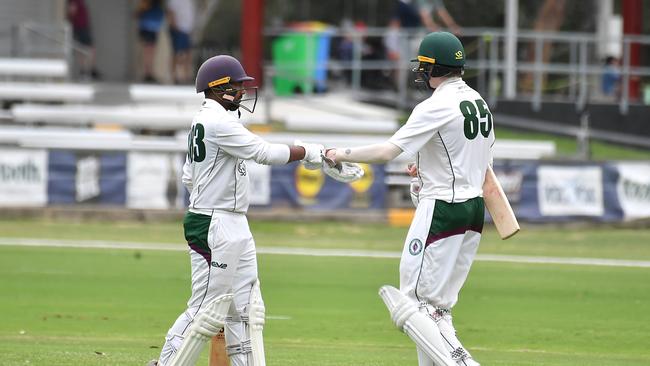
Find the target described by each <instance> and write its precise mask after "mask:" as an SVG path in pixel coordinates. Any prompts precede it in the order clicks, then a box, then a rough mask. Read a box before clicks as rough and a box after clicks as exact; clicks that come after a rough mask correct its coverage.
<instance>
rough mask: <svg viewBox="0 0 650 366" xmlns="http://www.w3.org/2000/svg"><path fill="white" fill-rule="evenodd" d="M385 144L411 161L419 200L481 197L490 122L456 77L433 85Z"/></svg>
mask: <svg viewBox="0 0 650 366" xmlns="http://www.w3.org/2000/svg"><path fill="white" fill-rule="evenodd" d="M388 141H389V142H390V143H392V144H394V145H396V146H397V147H399V148H400V149H401V150H402V151H404V152H406V153H408V154H411V155H414V156H415V157H416V164H417V168H418V176H419V178H420V180H421V186H422V188H421V190H420V193H419V198H420V199H422V198H434V199H438V200H443V201H445V202H451V203H454V202H464V201H466V200H468V199H470V198H474V197H478V196H483V181H484V179H485V171H486V170H487V167H488V164H490V163H491V161H492V151H491V147H492V145H493V144H494V123H493V119H492V114H491V113H490V110H489V108H488V106H487V103H486V102H485V101H484V100H483V98H482V97H481V95H480V94H479V93H478V92H476V91H475V90H474V89H472V88H470V87H469V86H468V85H467V84H465V82H464V81H463V80H462V79H461V78H452V79H448V80H446V81H444V82H443V83H442V84H441V85H440V86H438V88H436V90H435V91H434V92H433V94H432V95H431V97H429V98H428V99H426V100H424V101H423V102H422V103H420V104H418V105H417V106H416V107H415V108H414V109H413V112H412V113H411V115H410V117H409V119H408V121H407V122H406V124H405V125H404V126H402V128H400V129H399V130H398V131H397V132H395V134H394V135H393V136H392V137H391V138H390V139H389V140H388Z"/></svg>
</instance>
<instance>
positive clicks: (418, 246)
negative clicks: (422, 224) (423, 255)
mask: <svg viewBox="0 0 650 366" xmlns="http://www.w3.org/2000/svg"><path fill="white" fill-rule="evenodd" d="M422 248H424V245H422V241H420V239H413V240H411V243H410V244H409V253H411V255H418V254H420V252H422Z"/></svg>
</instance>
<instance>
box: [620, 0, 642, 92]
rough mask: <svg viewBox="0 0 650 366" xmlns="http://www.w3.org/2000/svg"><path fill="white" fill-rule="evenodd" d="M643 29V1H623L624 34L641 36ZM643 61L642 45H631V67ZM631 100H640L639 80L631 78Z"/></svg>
mask: <svg viewBox="0 0 650 366" xmlns="http://www.w3.org/2000/svg"><path fill="white" fill-rule="evenodd" d="M642 28H643V2H642V0H623V33H624V34H626V35H627V34H641V31H642ZM640 61H641V53H640V45H639V44H638V43H630V67H635V66H639V65H640ZM629 93H630V99H632V100H637V99H638V98H639V93H640V90H639V78H638V77H632V78H630V89H629Z"/></svg>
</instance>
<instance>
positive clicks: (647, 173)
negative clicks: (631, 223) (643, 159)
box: [616, 163, 650, 219]
mask: <svg viewBox="0 0 650 366" xmlns="http://www.w3.org/2000/svg"><path fill="white" fill-rule="evenodd" d="M617 167H618V173H619V177H618V182H617V183H616V193H617V194H618V200H619V202H620V203H621V208H622V209H623V216H624V218H625V219H638V218H642V217H650V164H649V163H619V164H617Z"/></svg>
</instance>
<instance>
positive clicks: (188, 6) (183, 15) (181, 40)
mask: <svg viewBox="0 0 650 366" xmlns="http://www.w3.org/2000/svg"><path fill="white" fill-rule="evenodd" d="M167 17H168V19H169V33H170V36H171V40H172V48H173V50H174V56H173V58H172V76H173V77H174V82H175V83H176V84H185V83H188V82H189V81H190V80H191V79H192V54H191V48H192V38H191V35H192V30H193V29H194V22H195V19H196V10H195V6H194V0H169V1H168V2H167Z"/></svg>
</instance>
